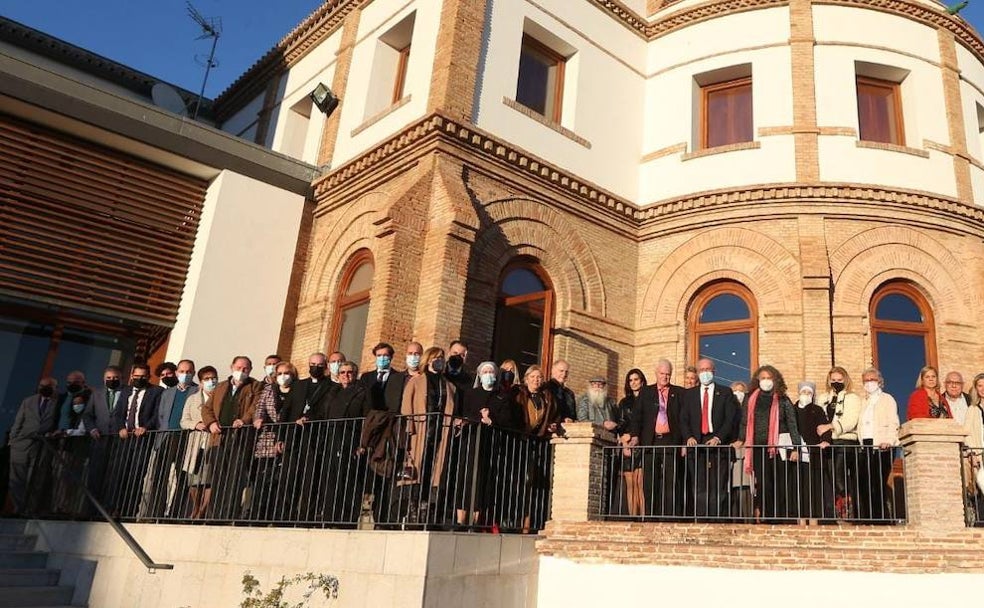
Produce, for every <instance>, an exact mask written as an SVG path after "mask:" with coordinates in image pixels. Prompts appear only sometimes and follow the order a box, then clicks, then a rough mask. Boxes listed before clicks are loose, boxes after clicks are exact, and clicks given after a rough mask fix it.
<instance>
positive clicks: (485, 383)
mask: <svg viewBox="0 0 984 608" xmlns="http://www.w3.org/2000/svg"><path fill="white" fill-rule="evenodd" d="M479 380H481V382H482V388H484V389H485V390H487V391H488V390H492V387H493V386H495V374H492V373H488V372H486V373H484V374H482V375H481V376H479Z"/></svg>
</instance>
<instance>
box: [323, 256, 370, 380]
mask: <svg viewBox="0 0 984 608" xmlns="http://www.w3.org/2000/svg"><path fill="white" fill-rule="evenodd" d="M365 264H372V266H373V268H372V270H373V280H375V278H376V262H375V260H374V259H373V257H372V252H371V251H369V250H368V249H360V250H359V251H356V252H355V253H353V254H352V255H351V257H349V259H348V262H346V264H345V270H344V271H343V272H342V277H341V280H340V281H339V282H338V291H337V292H336V293H337V295H336V296H335V311H334V313H333V314H332V319H331V340H330V341H329V343H328V352H334V351H336V350H338V341H339V340H340V339H341V337H342V314H343V313H344V312H345V311H346V310H349V309H350V308H355V307H356V306H360V305H362V304H365V303H367V302H371V301H372V288H371V287H370V288H369V289H365V290H363V291H359V292H356V293H353V294H346V292H347V291H348V288H349V286H350V285H351V284H352V278H353V277H354V276H355V272H356V271H357V270H358V269H359V268H361V267H362V266H364V265H365ZM346 356H347V357H351V356H352V355H351V354H350V353H346ZM359 356H361V353H359ZM352 360H353V361H358V359H357V358H356V359H352Z"/></svg>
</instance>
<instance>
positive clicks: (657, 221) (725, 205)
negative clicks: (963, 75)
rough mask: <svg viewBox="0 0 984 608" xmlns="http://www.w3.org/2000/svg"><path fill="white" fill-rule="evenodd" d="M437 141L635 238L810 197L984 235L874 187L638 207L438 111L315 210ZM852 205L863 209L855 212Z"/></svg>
mask: <svg viewBox="0 0 984 608" xmlns="http://www.w3.org/2000/svg"><path fill="white" fill-rule="evenodd" d="M436 144H442V145H445V146H446V147H449V149H458V150H464V151H466V152H468V153H470V154H471V155H474V156H477V157H480V158H484V159H485V160H487V161H489V162H491V163H493V164H495V165H498V166H508V167H509V168H510V169H512V170H513V171H515V172H516V173H518V174H519V175H521V176H523V177H526V178H528V179H531V180H534V181H535V182H537V183H539V184H540V185H541V186H544V187H547V188H549V189H551V190H553V191H555V192H557V193H559V194H562V195H565V196H568V197H571V198H573V199H576V200H579V201H580V202H581V203H583V205H584V207H585V208H586V209H589V210H590V212H592V213H596V214H601V216H602V217H603V218H604V219H605V220H606V221H607V222H612V221H615V222H616V223H617V224H618V225H621V226H622V227H623V229H624V230H625V233H626V234H627V235H628V236H630V237H632V238H638V237H639V236H640V233H642V234H643V235H644V234H646V233H651V232H653V231H654V230H655V231H657V232H658V231H659V228H658V227H659V226H660V225H663V224H666V223H673V222H675V221H681V220H686V219H688V218H690V217H691V216H693V215H694V214H698V213H699V214H702V215H704V217H705V218H706V214H707V213H710V212H716V211H719V210H727V209H729V208H730V209H733V208H737V207H747V206H750V205H755V204H758V203H773V204H779V205H783V204H798V205H799V206H798V208H797V210H796V213H797V214H799V215H802V214H803V213H806V212H807V211H805V210H804V209H803V207H802V203H804V202H806V201H809V202H813V203H817V208H818V210H819V209H820V208H821V207H822V206H823V205H827V206H828V207H829V206H831V205H833V206H837V207H842V208H841V209H839V210H838V211H837V214H838V215H845V216H849V215H852V214H856V215H858V216H864V217H867V216H871V217H877V216H880V215H881V214H882V212H881V211H880V210H879V209H877V208H874V209H866V208H865V205H887V206H890V207H892V208H893V209H895V210H896V211H897V212H899V213H900V214H904V215H906V216H911V217H912V218H913V221H914V222H919V223H927V222H928V221H930V220H929V219H927V218H930V217H931V218H932V221H934V222H936V223H937V224H939V226H940V228H941V229H942V228H943V227H944V226H945V225H949V227H950V228H949V229H950V230H952V231H954V232H967V233H972V234H978V235H980V236H981V237H982V238H984V207H979V206H976V205H970V204H966V203H963V202H961V201H959V200H957V199H955V198H949V197H945V196H940V195H937V194H933V193H929V192H922V191H916V190H905V189H901V188H891V187H886V186H879V185H874V184H856V183H795V182H793V183H777V184H755V185H748V186H741V187H736V188H726V189H720V190H710V191H704V192H695V193H691V194H687V195H684V196H679V197H674V198H671V199H665V200H662V201H659V202H656V203H654V204H652V205H649V206H647V207H639V206H638V205H636V204H635V203H632V202H630V201H628V200H626V199H624V198H621V197H619V196H617V195H615V194H613V193H611V192H609V191H607V190H605V189H603V188H601V187H599V186H597V185H595V184H592V183H590V182H587V181H586V180H583V179H581V178H579V177H577V176H575V175H573V174H571V173H570V172H568V171H566V170H564V169H562V168H560V167H558V166H557V165H554V164H552V163H549V162H547V161H545V160H543V159H542V158H540V157H538V156H535V155H533V154H530V153H529V152H527V151H525V150H523V149H522V148H519V147H518V146H514V145H512V144H510V143H509V142H507V141H505V140H503V139H500V138H498V137H495V136H494V135H492V134H490V133H488V132H486V131H483V130H481V129H477V128H475V127H474V126H472V125H470V124H467V123H463V122H461V121H455V120H452V119H451V118H449V117H447V116H444V115H442V114H440V113H434V114H431V115H429V116H426V117H424V118H422V119H420V120H418V121H417V122H415V123H413V124H411V125H409V126H408V127H406V128H405V129H403V130H402V131H400V132H399V133H396V134H395V135H393V136H392V137H390V138H389V139H387V140H386V141H384V142H382V143H380V144H379V145H378V146H376V147H375V148H374V149H372V150H370V151H368V152H366V153H365V154H363V155H362V156H360V157H358V158H355V159H353V160H351V161H349V162H348V163H346V164H344V165H342V166H340V167H338V168H337V169H335V170H334V171H332V172H331V173H328V174H327V175H325V176H324V177H322V178H320V179H319V180H317V181H316V182H315V183H314V198H315V201H317V202H318V207H319V208H320V207H321V206H322V203H329V201H331V202H330V205H331V206H334V205H335V204H339V203H340V200H339V199H340V198H344V195H343V193H344V192H347V191H355V190H358V189H359V187H358V186H357V185H356V183H357V182H365V183H368V182H369V181H376V180H378V177H377V173H378V172H380V171H384V170H385V171H387V172H390V173H392V171H393V169H392V168H391V167H392V166H393V165H395V164H399V165H400V166H406V165H409V164H412V163H414V162H416V159H417V158H418V157H419V156H420V155H421V154H423V153H426V152H428V151H430V149H431V148H432V147H433V146H434V145H436ZM851 204H855V205H859V206H856V207H854V208H853V209H852V208H851V207H850V205H851ZM773 212H774V210H770V211H769V213H773ZM602 217H599V218H597V219H602ZM743 217H744V216H743ZM738 219H739V220H740V219H742V218H738Z"/></svg>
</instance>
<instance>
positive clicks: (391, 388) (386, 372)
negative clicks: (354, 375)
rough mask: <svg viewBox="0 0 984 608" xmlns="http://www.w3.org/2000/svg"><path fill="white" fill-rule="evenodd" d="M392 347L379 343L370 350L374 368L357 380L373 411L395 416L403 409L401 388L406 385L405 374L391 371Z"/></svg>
mask: <svg viewBox="0 0 984 608" xmlns="http://www.w3.org/2000/svg"><path fill="white" fill-rule="evenodd" d="M394 352H395V351H394V350H393V347H392V346H390V345H389V344H387V343H385V342H380V343H379V344H377V345H376V347H375V348H373V349H372V356H373V357H375V361H376V367H375V369H371V370H369V371H367V372H364V373H363V374H362V376H361V377H360V378H359V383H360V384H362V386H364V387H365V388H366V390H367V391H368V392H369V403H370V406H371V408H372V409H374V410H385V411H389V412H392V413H394V414H396V415H399V414H400V409H401V408H402V407H403V386H404V385H405V384H406V383H407V374H406V372H401V371H398V370H395V369H393V366H392V363H393V353H394Z"/></svg>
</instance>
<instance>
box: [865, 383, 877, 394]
mask: <svg viewBox="0 0 984 608" xmlns="http://www.w3.org/2000/svg"><path fill="white" fill-rule="evenodd" d="M880 388H881V387H880V386H878V381H877V380H868V381H867V382H865V383H864V392H866V393H868V394H869V395H873V394H874V393H877V392H878V389H880Z"/></svg>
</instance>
